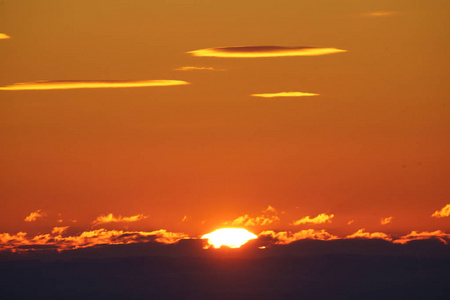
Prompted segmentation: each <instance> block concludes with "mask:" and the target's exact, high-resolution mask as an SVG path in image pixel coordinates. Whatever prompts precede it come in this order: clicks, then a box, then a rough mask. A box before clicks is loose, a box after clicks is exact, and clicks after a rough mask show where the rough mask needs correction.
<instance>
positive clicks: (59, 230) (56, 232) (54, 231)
mask: <svg viewBox="0 0 450 300" xmlns="http://www.w3.org/2000/svg"><path fill="white" fill-rule="evenodd" d="M67 228H69V226H61V227H53V229H52V234H54V235H62V234H63V233H64V232H66V230H67Z"/></svg>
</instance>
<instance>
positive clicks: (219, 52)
mask: <svg viewBox="0 0 450 300" xmlns="http://www.w3.org/2000/svg"><path fill="white" fill-rule="evenodd" d="M346 51H347V50H341V49H336V48H318V47H281V46H232V47H217V48H207V49H199V50H194V51H189V52H187V53H190V54H192V55H193V56H200V57H244V58H250V57H281V56H317V55H325V54H332V53H340V52H346Z"/></svg>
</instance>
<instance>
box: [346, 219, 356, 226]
mask: <svg viewBox="0 0 450 300" xmlns="http://www.w3.org/2000/svg"><path fill="white" fill-rule="evenodd" d="M353 223H355V220H350V221H348V222H347V225H351V224H353Z"/></svg>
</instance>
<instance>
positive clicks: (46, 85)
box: [0, 80, 189, 91]
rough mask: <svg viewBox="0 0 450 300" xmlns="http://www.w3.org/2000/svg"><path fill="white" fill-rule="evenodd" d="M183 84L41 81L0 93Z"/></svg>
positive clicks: (179, 82) (0, 88) (164, 82)
mask: <svg viewBox="0 0 450 300" xmlns="http://www.w3.org/2000/svg"><path fill="white" fill-rule="evenodd" d="M185 84H189V82H186V81H181V80H41V81H35V82H24V83H14V84H12V85H8V86H3V87H0V91H25V90H66V89H99V88H135V87H152V86H174V85H185Z"/></svg>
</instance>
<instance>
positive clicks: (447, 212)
mask: <svg viewBox="0 0 450 300" xmlns="http://www.w3.org/2000/svg"><path fill="white" fill-rule="evenodd" d="M431 216H432V217H433V218H444V217H448V216H450V204H447V205H446V206H444V207H443V208H442V209H441V210H437V211H435V212H434V214H432V215H431Z"/></svg>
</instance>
